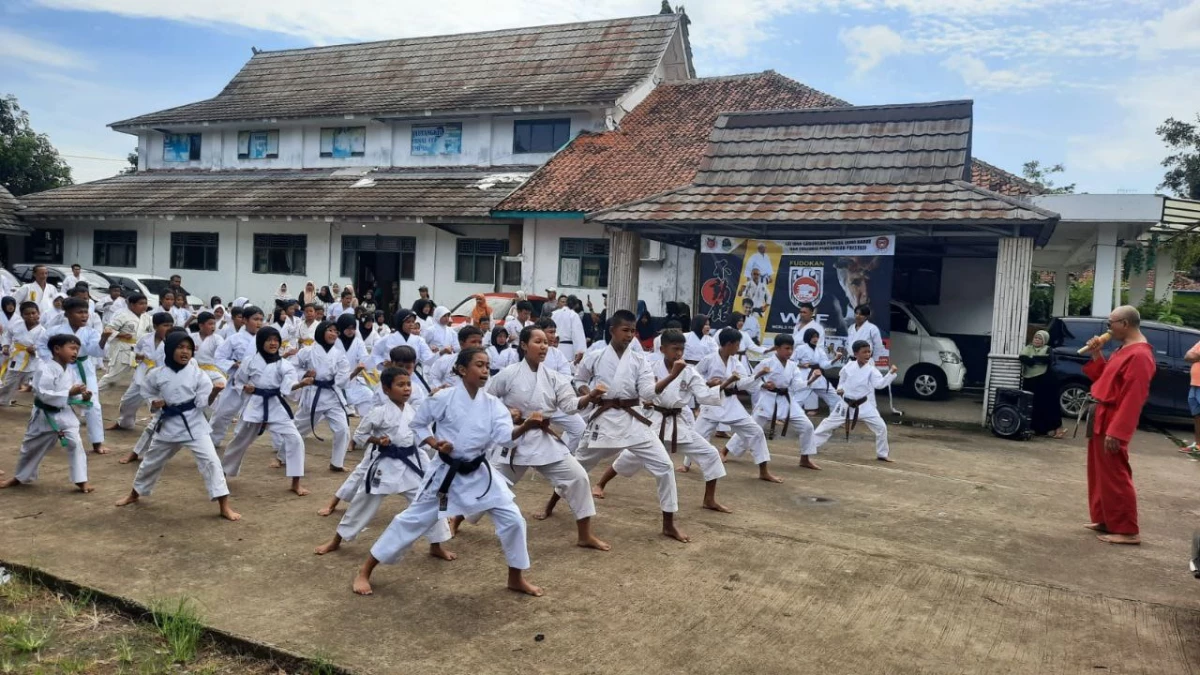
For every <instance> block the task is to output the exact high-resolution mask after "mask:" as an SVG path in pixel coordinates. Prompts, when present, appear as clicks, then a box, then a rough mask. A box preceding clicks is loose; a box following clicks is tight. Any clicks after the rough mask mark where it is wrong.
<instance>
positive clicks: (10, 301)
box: [0, 295, 17, 321]
mask: <svg viewBox="0 0 1200 675" xmlns="http://www.w3.org/2000/svg"><path fill="white" fill-rule="evenodd" d="M9 306H11V307H12V311H9V310H8V309H3V308H7V307H9ZM0 309H2V311H3V312H4V318H5V319H7V320H9V321H11V320H12V318H13V315H14V314H16V313H17V299H16V298H14V297H12V296H9V295H6V296H4V300H2V301H0Z"/></svg>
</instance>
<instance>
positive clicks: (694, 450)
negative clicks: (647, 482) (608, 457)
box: [613, 359, 725, 482]
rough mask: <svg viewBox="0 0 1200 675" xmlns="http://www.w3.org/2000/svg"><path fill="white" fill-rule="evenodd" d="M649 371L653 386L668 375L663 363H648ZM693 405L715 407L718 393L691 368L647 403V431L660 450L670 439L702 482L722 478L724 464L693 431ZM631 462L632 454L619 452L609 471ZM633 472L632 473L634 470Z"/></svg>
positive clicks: (719, 394)
mask: <svg viewBox="0 0 1200 675" xmlns="http://www.w3.org/2000/svg"><path fill="white" fill-rule="evenodd" d="M650 368H651V370H652V372H653V373H654V379H655V381H656V382H659V381H662V380H665V379H666V378H667V374H668V373H669V372H670V371H669V369H668V368H667V364H666V361H664V360H663V359H655V360H654V361H652V362H651V364H650ZM693 401H695V402H696V403H700V404H703V405H719V404H720V403H721V393H720V391H719V390H718V389H717V388H716V387H710V386H708V384H706V383H705V382H704V378H702V377H700V374H699V373H697V372H696V369H695V368H694V367H693V366H687V367H685V368H684V369H683V372H682V373H680V374H679V377H677V378H675V379H674V380H672V381H671V384H669V385H667V388H666V389H663V391H662V393H661V394H655V395H654V396H653V397H651V399H650V402H651V403H652V404H653V405H654V406H655V408H652V409H650V410H648V411H646V417H648V418H650V423H651V424H650V428H651V429H654V430H655V433H657V434H658V437H659V439H660V440H661V441H662V444H663V447H666V448H670V447H671V439H672V437H674V438H675V441H676V442H675V449H676V451H678V452H682V453H683V456H684V461H685V462H687V463H688V465H689V466H690V465H691V462H692V461H695V462H696V463H697V464H699V465H700V474H701V475H702V476H703V477H704V480H705V482H707V481H710V480H716V479H718V478H723V477H724V476H725V463H724V462H722V461H721V455H720V453H718V452H717V449H716V448H714V447H713V446H712V444H711V443H709V442H708V441H707V440H706V439H704V438H703V437H701V436H700V435H699V434H697V433H696V431H695V429H694V428H693V427H694V426H695V420H694V419H693V418H692V411H691V408H690V406H691V405H692V402H693ZM657 408H670V409H674V410H679V413H678V414H676V415H665V414H664V413H662V412H661V411H659V410H657ZM631 461H634V462H636V461H638V460H637V458H636V457H635V456H634V455H633V454H632V453H628V452H622V453H621V454H620V455H617V459H616V461H614V462H613V471H616V472H617V473H622V470H623V469H625V468H626V467H627V466H629V464H628V463H629V462H631ZM639 464H640V463H639ZM618 465H620V466H619V467H618ZM633 470H634V471H636V468H635V469H633ZM622 475H624V474H622Z"/></svg>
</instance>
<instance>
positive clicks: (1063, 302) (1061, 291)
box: [1050, 267, 1071, 316]
mask: <svg viewBox="0 0 1200 675" xmlns="http://www.w3.org/2000/svg"><path fill="white" fill-rule="evenodd" d="M1070 302H1071V273H1070V272H1068V271H1067V269H1066V268H1065V267H1064V268H1062V269H1060V270H1057V271H1055V272H1054V303H1053V304H1052V305H1051V306H1050V314H1051V316H1066V315H1067V311H1068V310H1069V309H1070V307H1069V305H1070Z"/></svg>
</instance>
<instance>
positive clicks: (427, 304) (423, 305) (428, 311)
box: [412, 298, 434, 319]
mask: <svg viewBox="0 0 1200 675" xmlns="http://www.w3.org/2000/svg"><path fill="white" fill-rule="evenodd" d="M433 310H434V304H433V301H432V300H426V299H425V298H420V299H418V300H417V301H416V302H414V303H413V307H412V311H413V313H414V314H416V315H417V318H418V319H428V318H429V317H431V316H433Z"/></svg>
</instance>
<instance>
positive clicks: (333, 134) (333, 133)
mask: <svg viewBox="0 0 1200 675" xmlns="http://www.w3.org/2000/svg"><path fill="white" fill-rule="evenodd" d="M352 129H362V150H354V149H353V143H352V144H351V150H350V153H349V154H347V155H338V154H336V153H335V152H334V148H335V147H336V146H337V143H336V141H337V135H338V134H339V133H346V132H349V131H350V130H352ZM327 131H328V132H329V133H330V136H329V144H330V145H329V152H326V151H325V150H324V149H323V148H324V146H325V132H327ZM317 154H318V155H319V156H321V157H323V158H328V159H349V158H351V157H365V156H366V154H367V127H366V126H353V127H321V131H320V134H319V135H318V137H317Z"/></svg>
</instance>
